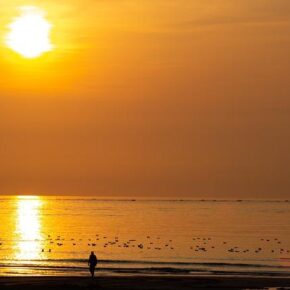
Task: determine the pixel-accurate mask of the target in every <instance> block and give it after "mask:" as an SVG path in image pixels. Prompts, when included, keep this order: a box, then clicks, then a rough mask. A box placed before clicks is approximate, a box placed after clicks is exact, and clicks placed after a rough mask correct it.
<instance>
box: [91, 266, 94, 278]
mask: <svg viewBox="0 0 290 290" xmlns="http://www.w3.org/2000/svg"><path fill="white" fill-rule="evenodd" d="M90 272H91V275H92V277H94V275H95V267H93V266H91V267H90Z"/></svg>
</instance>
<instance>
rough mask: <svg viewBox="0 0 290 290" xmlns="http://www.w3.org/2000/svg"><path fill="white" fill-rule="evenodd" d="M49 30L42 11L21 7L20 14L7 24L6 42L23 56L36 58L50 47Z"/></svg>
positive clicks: (49, 26)
mask: <svg viewBox="0 0 290 290" xmlns="http://www.w3.org/2000/svg"><path fill="white" fill-rule="evenodd" d="M50 30H51V24H50V23H49V22H48V21H47V20H46V19H45V17H44V13H43V11H41V10H39V9H38V8H36V7H23V8H22V9H21V15H20V16H19V17H17V18H16V19H14V21H13V22H12V23H11V24H10V25H9V33H8V35H7V38H6V44H7V46H8V47H9V48H11V49H12V50H14V51H15V52H17V53H19V54H20V55H22V56H23V57H25V58H36V57H39V56H40V55H42V54H43V53H45V52H48V51H50V50H51V49H52V44H51V42H50Z"/></svg>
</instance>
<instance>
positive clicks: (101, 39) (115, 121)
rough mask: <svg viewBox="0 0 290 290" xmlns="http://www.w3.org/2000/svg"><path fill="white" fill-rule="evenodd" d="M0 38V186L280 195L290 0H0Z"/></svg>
mask: <svg viewBox="0 0 290 290" xmlns="http://www.w3.org/2000/svg"><path fill="white" fill-rule="evenodd" d="M7 3H8V4H7ZM39 3H41V5H40V6H39ZM26 5H35V6H38V7H40V8H41V9H43V10H45V11H46V12H47V14H46V17H47V19H48V20H49V21H50V22H51V24H52V25H53V29H52V34H51V38H52V42H53V44H54V46H55V49H54V50H53V51H51V52H49V53H47V54H46V55H44V56H43V57H41V58H39V59H35V60H27V59H23V58H22V57H20V56H18V55H16V54H15V53H13V52H12V51H10V49H9V48H7V47H6V46H5V44H4V41H3V39H4V38H5V34H6V33H7V26H8V25H9V23H11V21H12V20H13V19H14V18H15V17H16V16H17V15H18V13H19V11H18V9H19V7H21V6H26ZM0 39H1V44H0V76H1V78H0V192H1V194H54V195H57V194H96V195H100V196H105V195H110V196H111V195H118V196H119V195H122V196H135V197H138V196H150V197H157V196H170V197H174V198H182V197H192V198H290V154H289V148H290V1H289V0H178V1H176V0H124V1H122V0H100V1H98V0H83V1H76V0H69V1H58V0H54V1H52V0H51V1H49V0H44V1H33V0H29V1H23V0H9V1H4V0H0Z"/></svg>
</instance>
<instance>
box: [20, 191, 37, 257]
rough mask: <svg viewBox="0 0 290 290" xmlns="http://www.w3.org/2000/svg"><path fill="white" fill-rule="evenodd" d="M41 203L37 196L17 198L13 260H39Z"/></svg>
mask: <svg viewBox="0 0 290 290" xmlns="http://www.w3.org/2000/svg"><path fill="white" fill-rule="evenodd" d="M42 203H43V201H42V200H41V198H39V197H37V196H19V197H17V214H16V232H15V234H16V236H17V244H16V251H15V258H16V259H17V260H33V259H40V258H41V244H40V243H41V226H42V224H41V219H40V211H41V207H42Z"/></svg>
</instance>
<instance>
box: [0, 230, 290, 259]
mask: <svg viewBox="0 0 290 290" xmlns="http://www.w3.org/2000/svg"><path fill="white" fill-rule="evenodd" d="M45 243H46V245H45V248H42V250H41V251H42V252H49V253H51V252H52V251H53V249H55V247H62V246H70V247H76V246H82V247H84V246H85V247H87V248H88V249H89V250H94V248H96V250H97V251H98V250H100V248H103V249H106V248H113V247H114V248H122V249H129V248H131V249H132V248H135V249H137V250H140V251H145V250H155V251H162V250H169V251H173V250H175V249H178V246H176V245H175V243H174V241H173V240H172V239H166V240H164V239H161V237H152V236H147V237H145V238H144V239H143V241H142V242H140V241H138V240H136V239H126V240H121V239H120V238H119V237H118V236H115V237H113V238H109V237H107V236H102V235H99V234H97V235H96V236H95V237H94V238H69V239H67V238H64V237H62V236H56V237H54V238H53V237H52V236H51V235H48V236H47V238H46V239H45ZM256 244H259V246H254V245H253V246H251V247H248V248H247V247H240V246H237V245H233V242H232V241H227V240H215V239H214V238H210V237H206V238H205V237H193V238H192V241H191V242H190V244H189V245H188V249H187V250H189V251H194V252H197V253H205V252H209V251H211V250H215V249H218V248H221V247H222V249H223V250H224V251H226V252H228V253H229V254H230V253H234V254H237V253H238V254H246V253H252V254H259V253H263V252H267V253H272V254H280V255H288V254H289V253H290V250H289V249H288V248H287V247H283V243H282V241H281V240H280V239H278V238H261V239H260V240H259V243H256ZM0 245H1V244H0Z"/></svg>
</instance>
